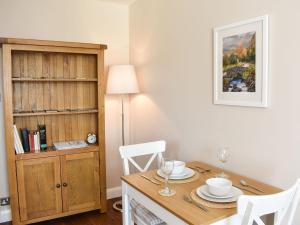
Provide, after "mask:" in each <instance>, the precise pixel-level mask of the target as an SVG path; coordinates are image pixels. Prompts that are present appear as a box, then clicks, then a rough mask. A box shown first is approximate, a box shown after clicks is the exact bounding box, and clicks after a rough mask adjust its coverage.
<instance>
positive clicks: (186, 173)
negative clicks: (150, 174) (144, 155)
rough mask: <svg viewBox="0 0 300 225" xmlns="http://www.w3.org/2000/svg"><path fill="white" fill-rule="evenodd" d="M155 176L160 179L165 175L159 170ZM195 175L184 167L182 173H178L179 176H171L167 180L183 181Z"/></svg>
mask: <svg viewBox="0 0 300 225" xmlns="http://www.w3.org/2000/svg"><path fill="white" fill-rule="evenodd" d="M156 173H157V175H158V176H160V177H162V178H165V175H164V174H163V172H162V171H161V170H160V169H159V170H157V172H156ZM194 175H195V171H194V170H192V169H190V168H188V167H185V168H184V170H183V172H182V173H179V174H171V175H170V177H169V179H171V180H184V179H188V178H190V177H192V176H194Z"/></svg>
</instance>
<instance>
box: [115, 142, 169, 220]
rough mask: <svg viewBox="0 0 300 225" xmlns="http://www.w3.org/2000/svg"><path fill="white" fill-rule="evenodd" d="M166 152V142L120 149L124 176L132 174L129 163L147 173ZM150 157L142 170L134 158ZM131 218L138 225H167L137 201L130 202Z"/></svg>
mask: <svg viewBox="0 0 300 225" xmlns="http://www.w3.org/2000/svg"><path fill="white" fill-rule="evenodd" d="M165 150H166V142H165V141H155V142H148V143H142V144H135V145H125V146H121V147H120V148H119V151H120V154H121V158H122V159H123V173H124V175H129V174H130V166H129V162H130V163H131V164H132V165H133V166H134V167H135V168H136V169H137V170H138V171H139V172H145V171H147V170H148V169H149V167H150V166H151V164H152V163H153V162H154V160H155V158H157V163H158V165H159V162H160V161H161V159H162V153H163V152H165ZM145 155H150V156H151V157H150V159H149V160H148V162H147V163H146V165H145V166H144V168H142V167H141V166H140V165H139V164H138V163H137V162H136V161H135V160H134V159H133V158H134V157H139V156H145ZM130 206H131V215H132V216H131V217H132V220H133V222H134V223H135V224H137V225H162V224H165V223H164V221H162V220H161V219H160V218H158V217H157V216H155V215H154V214H153V213H152V212H150V211H149V210H148V209H146V208H145V207H144V206H143V205H142V203H140V202H138V201H137V200H136V199H131V200H130Z"/></svg>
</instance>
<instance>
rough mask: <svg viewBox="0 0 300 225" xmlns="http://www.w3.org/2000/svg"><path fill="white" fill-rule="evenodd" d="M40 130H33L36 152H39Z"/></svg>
mask: <svg viewBox="0 0 300 225" xmlns="http://www.w3.org/2000/svg"><path fill="white" fill-rule="evenodd" d="M38 136H39V135H38V132H37V131H34V132H33V140H34V152H38V151H39V145H38Z"/></svg>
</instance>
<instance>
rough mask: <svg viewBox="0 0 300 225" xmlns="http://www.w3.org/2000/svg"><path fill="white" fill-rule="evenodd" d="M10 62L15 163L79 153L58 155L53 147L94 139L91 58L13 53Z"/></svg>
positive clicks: (93, 67)
mask: <svg viewBox="0 0 300 225" xmlns="http://www.w3.org/2000/svg"><path fill="white" fill-rule="evenodd" d="M12 62H13V63H12V79H11V81H12V94H13V95H12V98H13V120H14V137H15V143H14V144H15V152H16V155H17V156H16V159H17V160H18V159H27V158H35V157H45V156H49V155H53V154H62V153H64V154H65V151H69V152H74V151H80V150H78V149H76V150H73V149H72V148H71V149H72V150H62V151H60V153H59V152H58V151H53V147H52V146H54V145H55V144H56V143H63V142H68V143H69V142H71V141H78V140H79V141H84V140H86V137H87V134H88V133H94V134H96V135H98V113H99V110H98V85H99V84H98V74H97V66H98V65H97V56H96V55H94V54H91V55H90V54H69V53H58V52H27V51H13V53H12ZM49 146H50V147H49ZM77 147H78V146H77ZM79 147H80V145H79ZM81 147H82V148H81V150H85V151H91V150H96V149H98V150H99V148H97V146H92V147H90V146H85V147H83V146H81ZM24 153H25V154H24Z"/></svg>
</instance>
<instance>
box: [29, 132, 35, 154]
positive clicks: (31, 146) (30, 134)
mask: <svg viewBox="0 0 300 225" xmlns="http://www.w3.org/2000/svg"><path fill="white" fill-rule="evenodd" d="M29 148H30V152H34V151H35V148H34V131H29Z"/></svg>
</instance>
